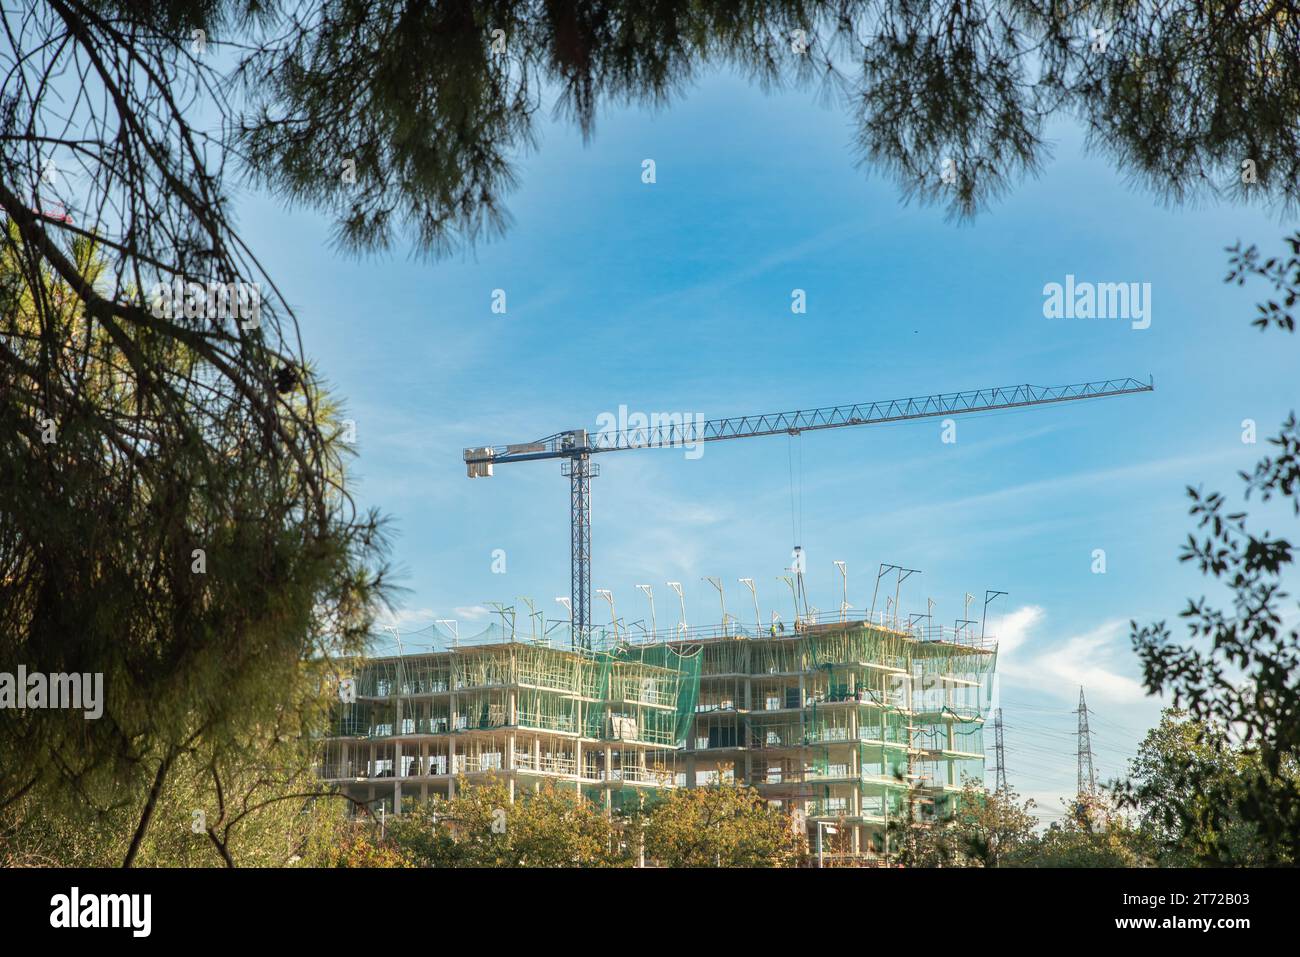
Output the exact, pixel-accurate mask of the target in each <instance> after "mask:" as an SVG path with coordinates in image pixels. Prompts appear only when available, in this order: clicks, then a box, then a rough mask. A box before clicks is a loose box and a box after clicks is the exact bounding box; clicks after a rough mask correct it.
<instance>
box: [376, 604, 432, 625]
mask: <svg viewBox="0 0 1300 957" xmlns="http://www.w3.org/2000/svg"><path fill="white" fill-rule="evenodd" d="M436 617H437V615H436V614H435V613H434V611H433V609H432V608H399V609H397V610H396V611H385V612H382V613H381V614H379V615H377V616H376V617H375V624H376V625H378V626H379V627H380V628H393V627H397V628H405V627H407V626H410V625H414V624H424V623H426V622H428V621H429V620H430V619H432V618H436Z"/></svg>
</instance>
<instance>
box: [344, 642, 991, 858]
mask: <svg viewBox="0 0 1300 957" xmlns="http://www.w3.org/2000/svg"><path fill="white" fill-rule="evenodd" d="M494 628H495V626H494ZM773 631H774V633H770V634H767V635H757V634H756V635H747V634H741V633H739V632H738V630H737V629H731V630H729V631H728V632H716V633H708V634H698V633H692V634H687V635H684V636H680V637H677V638H675V639H670V638H665V637H660V636H647V639H648V640H643V641H641V642H639V643H637V642H632V641H629V640H627V637H626V635H624V636H622V637H617V638H616V637H614V636H613V635H609V636H605V637H604V638H602V639H601V640H598V641H596V642H594V643H593V644H594V646H595V649H596V650H586V649H574V650H565V649H562V648H559V647H556V646H555V644H556V643H554V642H547V641H543V640H524V641H520V640H516V639H515V636H514V634H513V632H507V631H503V630H501V629H499V628H497V629H496V630H495V631H492V630H490V632H491V633H490V634H489V633H485V635H486V636H487V640H483V641H480V642H473V641H471V642H466V643H464V644H461V645H458V646H455V647H450V648H445V649H443V650H437V651H430V652H420V653H417V654H408V655H398V656H394V657H386V658H379V659H374V660H371V661H366V662H357V663H356V667H355V669H354V678H355V687H356V691H357V695H356V700H355V701H353V702H349V703H346V704H340V705H339V706H338V708H337V709H336V712H335V715H334V723H333V727H332V728H331V734H330V736H329V737H328V738H327V739H326V741H325V742H323V749H322V757H321V774H322V776H323V777H325V778H327V779H329V780H330V781H332V782H334V783H335V784H338V785H339V786H340V787H343V788H345V789H347V790H348V791H349V793H351V794H353V795H354V796H355V797H357V798H358V799H360V800H363V801H371V802H378V803H386V804H387V806H388V807H389V808H390V810H393V811H394V812H396V813H400V811H401V809H402V807H403V806H404V803H405V802H406V801H407V800H408V799H424V798H427V797H430V796H433V795H441V796H449V795H451V794H454V793H455V786H456V785H455V781H456V778H457V776H460V775H466V776H468V777H470V778H472V777H473V776H474V775H477V774H489V773H490V774H494V775H496V776H498V777H504V778H505V780H506V781H507V782H508V783H509V787H510V793H511V794H512V795H513V794H514V793H515V788H516V787H530V786H532V787H536V786H539V785H540V782H541V781H542V780H543V779H546V778H550V779H552V780H556V781H561V782H568V783H570V784H572V785H573V787H574V788H575V790H577V791H578V792H580V793H582V794H585V795H587V796H588V797H590V798H592V799H593V800H595V801H597V802H599V803H601V804H603V806H604V807H605V808H606V809H607V810H609V811H610V812H611V813H612V812H613V811H616V810H618V809H620V808H625V807H631V806H644V804H645V802H646V801H647V800H648V799H650V798H651V797H652V796H653V795H654V794H655V793H656V792H657V791H658V789H660V788H665V787H674V786H699V785H707V784H715V783H717V784H725V783H735V784H745V785H749V786H752V787H754V788H756V789H758V790H759V792H760V793H761V794H763V795H764V797H766V798H767V800H768V801H769V802H770V803H771V804H773V805H777V806H781V807H785V808H788V809H790V810H791V811H792V812H794V813H796V814H799V815H802V816H803V817H804V818H805V820H806V821H807V824H808V827H809V829H810V831H811V830H812V829H814V828H815V827H816V826H817V824H818V822H821V823H832V822H833V823H835V824H837V825H838V829H839V833H840V834H841V835H842V838H841V839H842V841H843V842H844V844H845V846H846V847H848V848H850V849H851V853H852V854H853V855H857V856H860V857H862V858H864V859H870V858H873V857H877V856H879V855H884V856H888V854H889V842H888V835H889V833H890V826H891V823H893V824H897V823H898V822H899V821H900V820H901V819H903V818H904V817H905V816H906V817H908V818H909V819H920V820H925V819H927V818H930V817H933V816H934V815H936V814H938V815H942V814H944V813H948V812H951V810H952V809H953V808H954V807H955V806H956V799H957V796H958V795H959V793H960V792H961V790H962V788H963V786H964V784H965V783H966V782H967V781H974V782H982V780H983V773H984V741H983V730H984V720H985V716H986V714H987V713H988V710H989V707H990V704H991V696H992V678H993V674H994V669H995V666H996V660H997V650H996V642H995V641H994V640H993V639H992V638H988V639H983V638H981V639H980V640H975V639H973V638H972V637H971V636H969V635H968V634H963V633H957V632H952V631H949V630H946V629H935V630H934V631H925V632H922V631H915V630H902V629H898V628H892V627H888V626H887V625H885V624H881V623H877V622H875V621H871V620H862V621H837V622H824V623H813V622H809V623H803V624H801V627H800V628H799V629H798V630H796V631H795V632H793V633H789V634H787V633H784V632H782V631H779V630H776V629H775V628H774V629H773Z"/></svg>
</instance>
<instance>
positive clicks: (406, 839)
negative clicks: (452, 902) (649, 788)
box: [390, 778, 627, 867]
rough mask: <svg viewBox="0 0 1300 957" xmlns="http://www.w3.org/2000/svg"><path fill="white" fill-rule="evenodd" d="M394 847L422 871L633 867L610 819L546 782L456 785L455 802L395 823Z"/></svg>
mask: <svg viewBox="0 0 1300 957" xmlns="http://www.w3.org/2000/svg"><path fill="white" fill-rule="evenodd" d="M390 834H391V835H392V838H393V840H394V842H395V843H396V844H397V846H398V847H400V848H401V849H402V851H403V853H404V854H405V855H406V856H407V858H408V859H409V860H411V861H412V862H413V863H414V864H415V865H416V866H421V867H611V866H617V865H619V864H624V863H627V856H626V854H625V853H624V851H623V850H622V849H621V847H620V842H619V836H618V834H617V831H616V829H615V827H614V825H613V823H612V822H611V821H610V819H608V818H607V817H606V816H605V814H604V812H603V811H602V810H601V809H600V808H598V807H597V806H596V805H595V804H594V803H592V802H591V801H588V800H587V799H585V798H584V797H583V796H582V795H580V794H578V793H577V792H576V791H574V790H572V789H564V788H560V787H558V786H556V785H555V784H554V783H552V782H549V781H547V782H545V783H543V784H542V786H541V788H540V789H538V790H536V791H533V790H531V789H528V788H519V789H518V790H517V791H516V795H515V800H514V802H513V803H511V801H510V792H509V788H508V786H507V785H506V783H505V782H504V781H497V780H491V781H488V782H486V783H482V784H475V785H471V784H469V783H468V782H467V781H466V780H465V779H464V778H460V779H459V780H458V782H457V788H456V795H455V797H452V798H450V799H446V800H438V801H434V802H432V803H429V804H424V805H421V806H420V807H419V808H417V809H415V810H414V811H412V812H408V813H405V814H403V815H402V816H401V817H400V818H397V819H395V820H394V821H393V823H392V825H391V827H390Z"/></svg>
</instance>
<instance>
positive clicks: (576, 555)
mask: <svg viewBox="0 0 1300 957" xmlns="http://www.w3.org/2000/svg"><path fill="white" fill-rule="evenodd" d="M1154 389H1155V386H1154V384H1153V383H1152V382H1151V381H1150V380H1148V381H1147V382H1145V383H1144V382H1141V381H1139V380H1137V379H1134V378H1123V379H1100V380H1097V381H1094V382H1080V383H1075V384H1072V385H1062V386H1035V385H1012V386H999V387H997V388H992V389H976V390H973V391H968V392H947V393H936V394H934V395H927V396H914V397H912V398H907V399H890V400H887V401H883V402H860V403H855V404H852V405H836V406H825V407H821V408H815V409H800V410H795V411H793V412H775V413H765V414H762V415H743V416H732V417H730V418H723V419H709V420H707V421H703V422H700V421H694V420H691V419H690V418H689V417H676V416H673V417H668V418H667V419H666V420H662V419H661V420H658V421H654V422H650V423H648V424H647V425H645V426H643V427H637V428H626V429H621V430H606V431H602V432H597V433H595V434H592V433H589V432H588V431H587V430H586V429H569V430H567V431H564V432H556V433H555V434H553V435H549V436H546V437H545V438H542V439H538V440H537V441H535V442H526V443H520V444H514V445H500V446H479V447H474V448H468V449H465V451H464V459H465V468H466V471H467V473H468V475H469V477H470V478H489V477H491V475H492V470H493V466H495V465H505V464H509V463H513V462H529V461H534V460H537V459H563V460H565V461H564V462H563V465H562V471H563V473H564V474H565V475H567V476H568V477H569V490H570V497H569V526H570V543H569V588H570V600H571V607H572V615H573V620H572V634H573V643H574V645H575V646H583V647H589V646H590V637H591V480H592V478H594V477H595V476H596V475H598V474H599V468H600V467H599V465H598V464H597V463H595V462H593V461H592V456H594V455H598V454H600V453H603V452H620V451H630V450H632V449H649V448H679V447H683V446H693V445H695V444H696V443H701V442H720V441H724V440H727V439H747V438H757V437H759V436H764V435H780V434H783V433H784V434H786V435H798V434H800V433H802V432H811V431H817V430H821V429H838V428H845V427H848V426H855V425H878V424H882V423H886V422H902V421H907V420H910V419H925V418H934V417H938V416H952V415H964V414H970V413H974V412H995V411H998V410H1002V409H1017V408H1026V407H1031V406H1042V405H1050V404H1053V403H1058V402H1073V401H1078V400H1081V399H1101V398H1107V397H1110V396H1119V395H1132V394H1135V393H1141V392H1152V391H1154Z"/></svg>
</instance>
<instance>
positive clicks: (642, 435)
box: [464, 378, 1155, 465]
mask: <svg viewBox="0 0 1300 957" xmlns="http://www.w3.org/2000/svg"><path fill="white" fill-rule="evenodd" d="M1153 391H1155V386H1154V385H1153V384H1151V383H1143V382H1140V381H1139V380H1137V379H1133V378H1125V379H1106V380H1099V381H1097V382H1084V383H1079V384H1076V385H1068V386H1032V385H1018V386H1005V387H1001V388H996V389H980V390H977V391H974V392H952V393H941V394H938V395H931V396H923V397H915V398H908V399H892V400H888V401H884V402H870V403H858V404H856V405H840V406H827V407H824V408H817V409H808V410H797V411H793V412H776V413H765V414H762V415H746V416H732V417H730V418H725V419H709V420H708V421H706V422H704V423H703V424H694V423H690V422H678V423H672V424H669V425H652V426H643V427H639V428H631V429H624V430H622V431H617V432H597V433H588V432H586V431H585V430H581V429H575V430H571V431H569V432H561V433H557V434H556V435H553V436H549V437H547V438H545V439H541V440H539V441H537V442H528V443H520V444H513V445H506V446H485V447H478V448H472V449H466V450H465V456H464V459H465V462H466V463H467V464H470V465H481V464H507V463H510V462H529V461H533V460H535V459H557V458H570V459H571V458H576V457H578V456H582V455H594V454H597V453H600V452H618V451H625V450H631V449H649V448H675V447H679V446H681V445H683V444H685V443H688V442H689V443H695V442H720V441H723V440H725V439H741V438H758V437H761V436H765V435H798V434H800V433H801V432H814V431H818V430H822V429H837V428H845V427H848V426H858V425H880V424H886V423H890V422H902V421H907V420H909V419H924V418H933V417H936V416H941V415H963V414H971V413H975V412H996V411H1000V410H1006V409H1016V408H1024V407H1028V406H1035V405H1047V404H1050V403H1055V402H1070V401H1076V400H1080V399H1103V398H1107V397H1109V396H1117V395H1129V394H1133V393H1138V392H1153Z"/></svg>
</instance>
